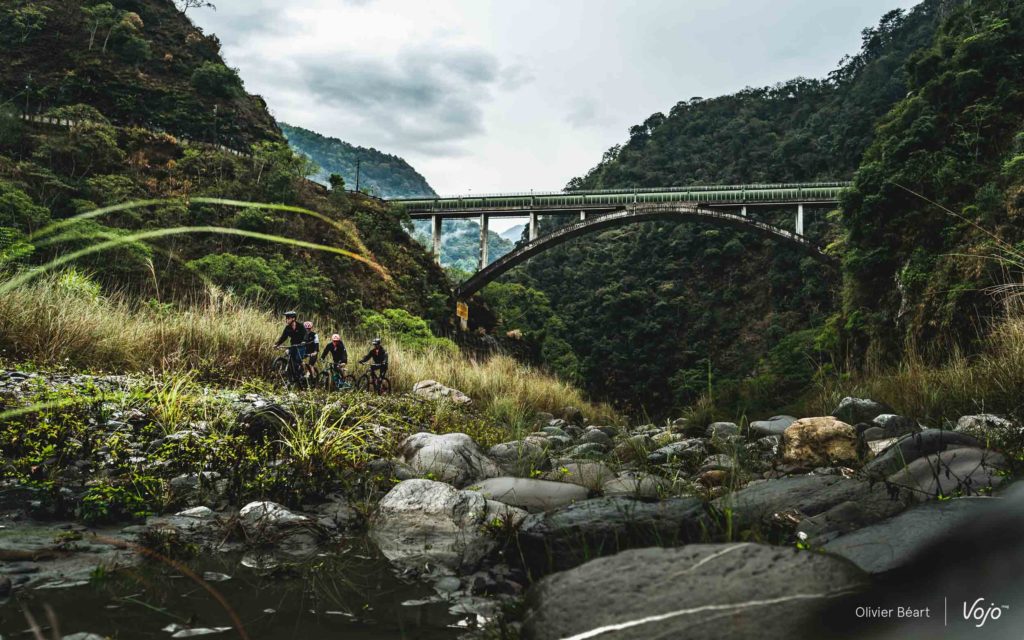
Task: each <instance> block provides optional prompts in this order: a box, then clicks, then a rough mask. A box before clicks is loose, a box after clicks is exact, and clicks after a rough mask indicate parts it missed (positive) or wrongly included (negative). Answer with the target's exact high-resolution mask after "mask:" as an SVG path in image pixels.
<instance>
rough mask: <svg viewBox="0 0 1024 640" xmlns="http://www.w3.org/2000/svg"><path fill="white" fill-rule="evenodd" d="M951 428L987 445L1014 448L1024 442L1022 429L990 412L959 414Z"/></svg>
mask: <svg viewBox="0 0 1024 640" xmlns="http://www.w3.org/2000/svg"><path fill="white" fill-rule="evenodd" d="M953 430H954V431H956V432H957V433H964V434H967V435H969V436H973V437H975V438H977V439H978V440H979V441H980V442H982V443H983V444H984V445H985V446H987V447H999V448H1014V449H1016V448H1019V447H1020V446H1021V444H1024V443H1022V439H1024V430H1021V428H1020V427H1018V426H1017V425H1015V424H1014V423H1013V422H1011V421H1010V420H1007V419H1006V418H1002V417H1000V416H996V415H992V414H991V413H980V414H977V415H972V416H961V417H960V419H959V420H957V421H956V427H955V428H954V429H953Z"/></svg>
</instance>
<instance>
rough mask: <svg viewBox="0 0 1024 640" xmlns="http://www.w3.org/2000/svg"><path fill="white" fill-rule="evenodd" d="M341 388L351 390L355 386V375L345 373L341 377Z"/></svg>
mask: <svg viewBox="0 0 1024 640" xmlns="http://www.w3.org/2000/svg"><path fill="white" fill-rule="evenodd" d="M340 388H341V389H343V390H345V391H352V390H354V389H355V388H356V377H355V376H353V375H345V376H342V377H341V387H340Z"/></svg>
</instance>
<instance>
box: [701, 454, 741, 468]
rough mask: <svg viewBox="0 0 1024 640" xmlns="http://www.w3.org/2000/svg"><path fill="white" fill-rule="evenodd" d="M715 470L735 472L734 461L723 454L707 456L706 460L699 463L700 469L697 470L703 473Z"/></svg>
mask: <svg viewBox="0 0 1024 640" xmlns="http://www.w3.org/2000/svg"><path fill="white" fill-rule="evenodd" d="M715 469H718V470H721V471H735V470H736V459H735V458H733V457H732V456H728V455H726V454H724V453H718V454H715V455H713V456H708V457H707V458H705V459H704V461H703V462H701V464H700V469H698V471H700V472H704V471H712V470H715Z"/></svg>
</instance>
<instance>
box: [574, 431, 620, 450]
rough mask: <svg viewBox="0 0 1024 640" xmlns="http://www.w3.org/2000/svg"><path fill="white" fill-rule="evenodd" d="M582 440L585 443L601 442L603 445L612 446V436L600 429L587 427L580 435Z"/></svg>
mask: <svg viewBox="0 0 1024 640" xmlns="http://www.w3.org/2000/svg"><path fill="white" fill-rule="evenodd" d="M580 442H583V443H585V444H599V445H601V446H602V447H608V448H610V447H611V446H612V439H611V436H609V435H608V434H607V433H605V432H604V431H601V430H600V429H587V430H586V431H585V432H584V433H583V435H582V436H581V437H580Z"/></svg>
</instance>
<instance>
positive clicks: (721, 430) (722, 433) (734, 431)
mask: <svg viewBox="0 0 1024 640" xmlns="http://www.w3.org/2000/svg"><path fill="white" fill-rule="evenodd" d="M739 434H740V428H739V425H737V424H736V423H734V422H712V423H711V424H709V425H708V428H707V431H705V432H704V435H705V436H707V437H708V438H713V439H722V438H728V437H729V436H738V435H739Z"/></svg>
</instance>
